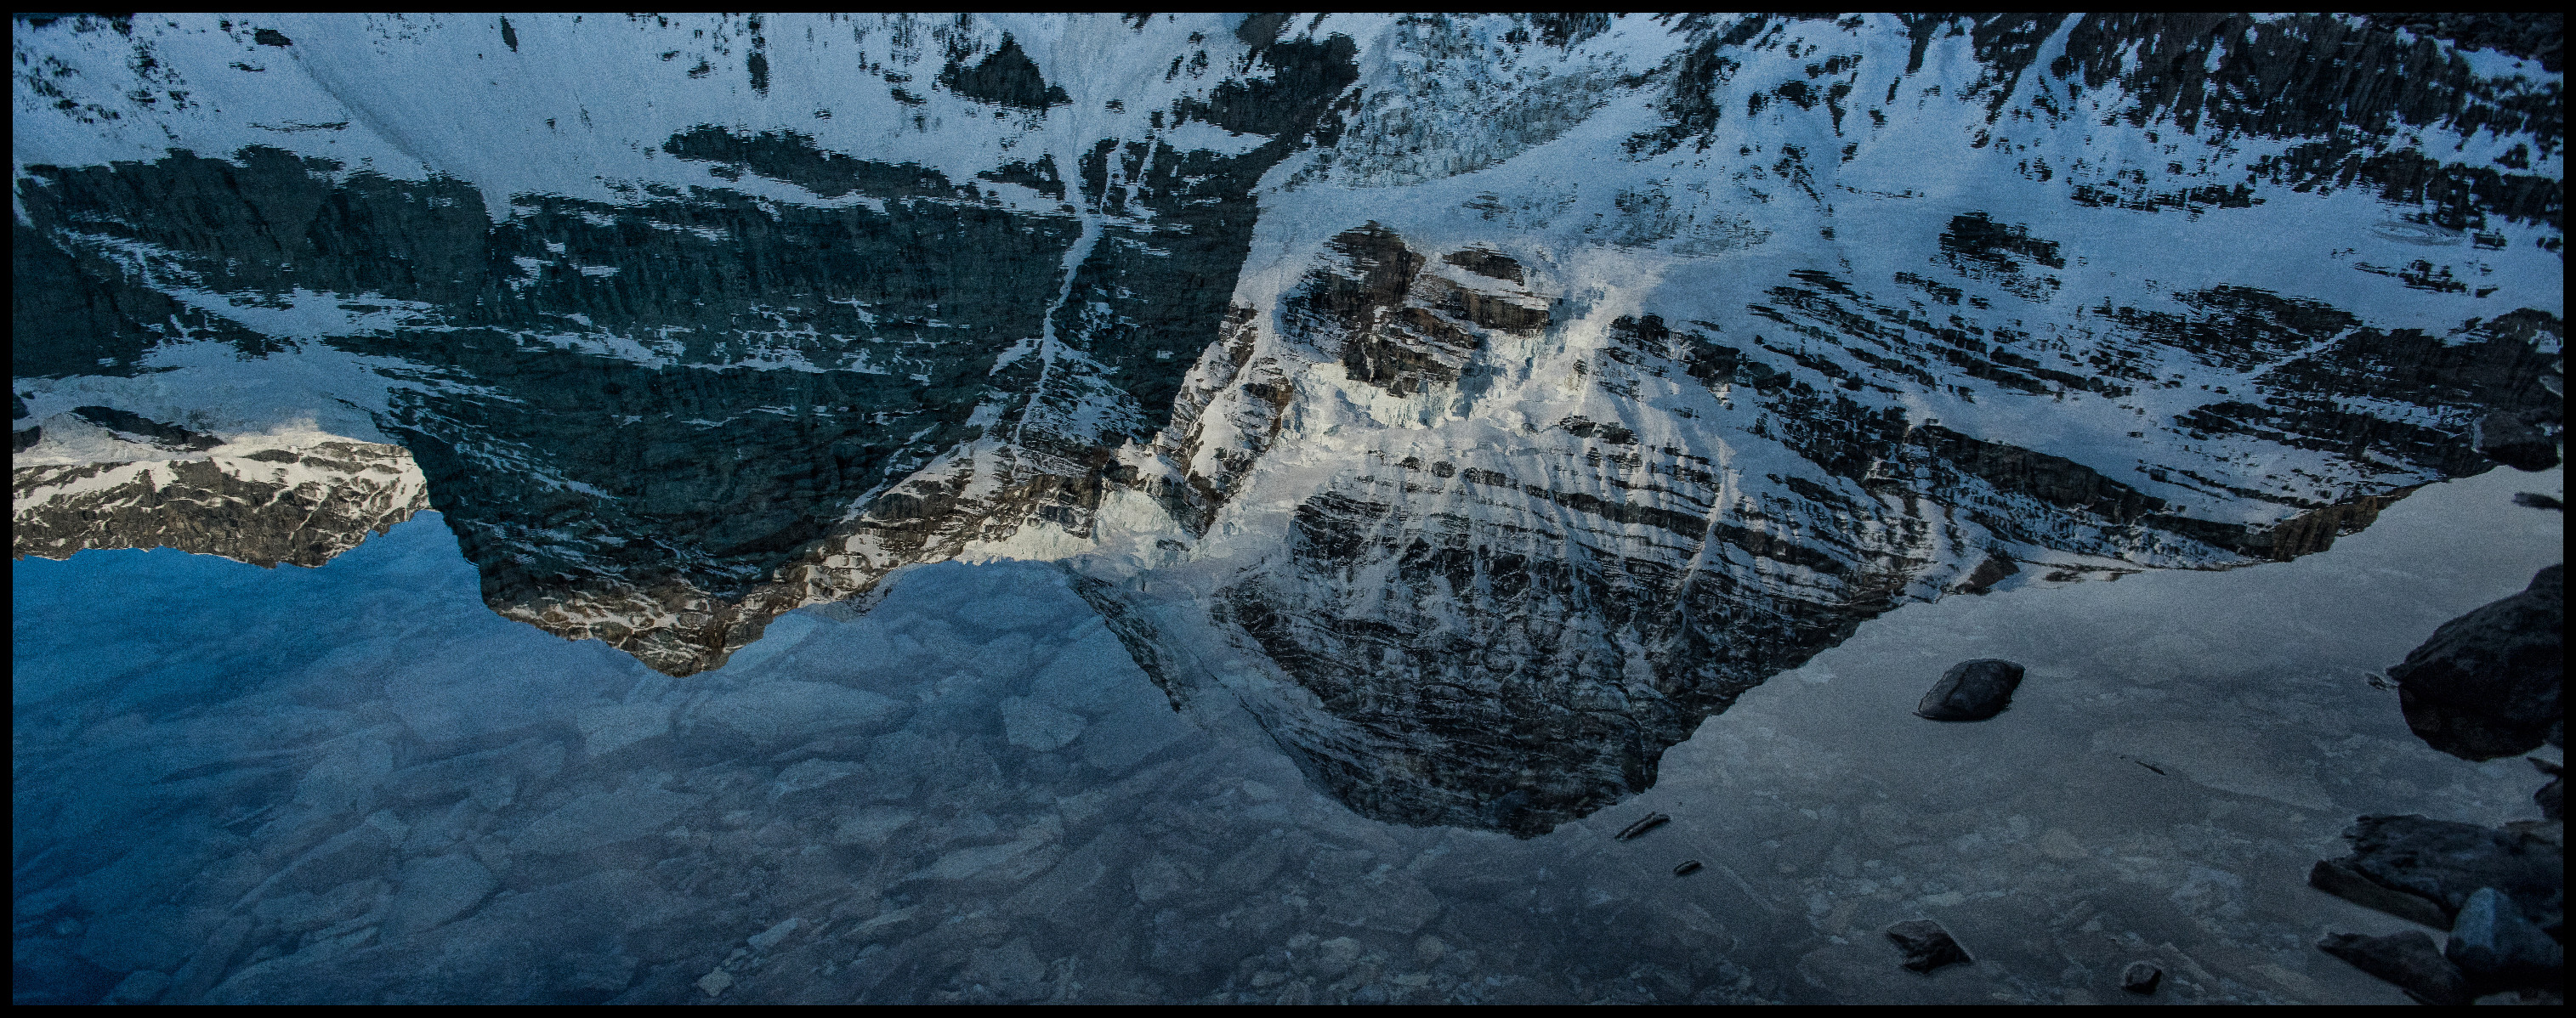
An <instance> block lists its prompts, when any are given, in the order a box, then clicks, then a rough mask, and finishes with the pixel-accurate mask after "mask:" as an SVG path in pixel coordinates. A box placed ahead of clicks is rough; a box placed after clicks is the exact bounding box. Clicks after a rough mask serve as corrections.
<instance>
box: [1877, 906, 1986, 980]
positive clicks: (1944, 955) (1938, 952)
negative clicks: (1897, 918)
mask: <svg viewBox="0 0 2576 1018" xmlns="http://www.w3.org/2000/svg"><path fill="white" fill-rule="evenodd" d="M1887 939H1889V940H1893V941H1895V942H1896V946H1897V949H1898V950H1901V951H1904V952H1905V961H1904V963H1903V964H1904V965H1905V967H1906V968H1909V969H1913V970H1914V971H1916V972H1921V973H1924V974H1926V975H1929V974H1930V973H1931V972H1932V970H1933V969H1937V968H1940V967H1941V966H1943V965H1953V964H1973V963H1974V962H1975V961H1976V959H1974V958H1970V957H1968V951H1967V949H1966V948H1963V947H1960V946H1959V942H1958V941H1956V940H1953V939H1951V938H1950V931H1948V930H1945V929H1942V928H1941V924H1940V923H1936V922H1933V921H1932V920H1929V919H1913V920H1908V921H1906V922H1901V923H1898V924H1896V925H1894V926H1890V927H1888V928H1887Z"/></svg>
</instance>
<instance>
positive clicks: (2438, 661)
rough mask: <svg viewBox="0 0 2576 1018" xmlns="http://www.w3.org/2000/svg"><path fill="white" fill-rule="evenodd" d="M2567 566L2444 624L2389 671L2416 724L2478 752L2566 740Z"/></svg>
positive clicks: (2478, 756)
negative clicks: (2561, 700)
mask: <svg viewBox="0 0 2576 1018" xmlns="http://www.w3.org/2000/svg"><path fill="white" fill-rule="evenodd" d="M2566 573H2567V568H2566V567H2565V566H2563V565H2555V566H2550V567H2549V568H2547V569H2543V570H2541V571H2540V572H2539V573H2538V574H2536V575H2534V576H2533V577H2532V578H2531V586H2529V587H2527V588H2525V589H2524V590H2523V591H2522V592H2521V593H2519V594H2515V595H2513V596H2512V597H2508V598H2505V599H2503V600H2500V601H2497V602H2495V603H2493V604H2489V605H2487V606H2485V607H2483V608H2479V609H2477V610H2476V611H2472V612H2470V613H2468V614H2466V615H2462V616H2460V617H2459V618H2456V619H2452V620H2451V621H2449V622H2446V623H2443V624H2442V628H2440V629H2437V630H2434V631H2433V638H2432V639H2429V640H2426V641H2424V645H2423V646H2420V647H2417V648H2415V650H2414V652H2412V653H2410V654H2407V655H2406V660H2405V662H2403V663H2401V664H2399V665H2398V666H2396V667H2394V668H2391V669H2389V670H2388V677H2389V678H2391V679H2394V680H2396V682H2397V691H2398V702H2399V704H2400V705H2401V706H2403V707H2404V709H2405V711H2406V724H2407V727H2410V728H2413V729H2414V730H2415V734H2416V735H2419V736H2422V737H2423V739H2424V741H2425V742H2428V743H2431V744H2432V745H2433V748H2435V749H2438V750H2441V751H2442V752H2445V753H2449V754H2451V755H2452V756H2456V757H2462V758H2465V759H2469V760H2491V759H2494V758H2496V757H2500V756H2510V755H2513V754H2515V753H2524V752H2529V751H2530V750H2532V749H2534V748H2537V747H2538V746H2539V745H2540V744H2541V743H2543V742H2547V743H2550V744H2553V745H2565V744H2566V728H2565V725H2566V720H2565V718H2566V714H2565V713H2564V707H2562V706H2561V705H2560V703H2559V692H2560V687H2561V686H2563V685H2564V684H2565V683H2566V681H2567V665H2566V662H2565V661H2564V660H2563V656H2564V653H2565V650H2566V647H2565V641H2566V637H2565V635H2564V633H2563V630H2564V629H2565V627H2566V623H2567V593H2566V590H2567V581H2566Z"/></svg>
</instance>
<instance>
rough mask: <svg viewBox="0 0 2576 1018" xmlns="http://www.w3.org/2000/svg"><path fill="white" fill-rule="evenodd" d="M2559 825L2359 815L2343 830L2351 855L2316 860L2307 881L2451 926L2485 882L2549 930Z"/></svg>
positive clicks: (2555, 919)
mask: <svg viewBox="0 0 2576 1018" xmlns="http://www.w3.org/2000/svg"><path fill="white" fill-rule="evenodd" d="M2563 830H2564V828H2563V827H2561V826H2560V825H2559V824H2557V823H2552V822H2546V821H2518V822H2515V823H2509V824H2506V825H2504V826H2502V827H2494V828H2489V827H2480V826H2478V825H2476V824H2467V823H2460V822H2458V821H2454V820H2432V819H2428V818H2425V817H2421V816H2365V817H2359V818H2356V819H2355V820H2354V821H2353V825H2352V827H2351V829H2349V830H2346V831H2345V832H2344V837H2346V838H2350V839H2352V854H2351V855H2348V856H2345V857H2343V858H2342V859H2335V860H2329V861H2326V862H2322V863H2319V864H2318V865H2317V871H2316V872H2315V873H2312V874H2310V876H2309V883H2310V884H2311V885H2313V886H2315V887H2317V888H2318V889H2320V890H2324V891H2327V892H2330V893H2333V894H2335V895H2336V896H2338V897H2342V898H2345V899H2347V900H2350V901H2352V902H2354V903H2356V904H2360V905H2365V906H2368V907H2371V908H2375V909H2379V910H2380V911H2383V912H2387V913H2389V914H2391V915H2395V916H2398V917H2399V918H2403V919H2411V920H2414V921H2416V922H2421V923H2424V924H2425V925H2428V926H2434V927H2440V928H2449V927H2450V926H2451V924H2452V918H2453V917H2455V916H2457V915H2458V914H2459V913H2460V910H2461V909H2462V908H2464V907H2466V905H2467V904H2468V901H2469V897H2470V896H2471V895H2474V894H2476V893H2478V891H2479V890H2480V889H2481V888H2492V889H2494V890H2495V891H2497V892H2498V893H2501V894H2503V895H2504V896H2505V897H2506V898H2508V899H2511V901H2512V902H2513V904H2514V906H2515V907H2516V908H2518V909H2519V910H2520V911H2521V914H2522V915H2523V916H2525V917H2527V918H2528V919H2530V920H2531V922H2532V923H2533V924H2535V925H2537V926H2539V927H2540V928H2542V929H2544V930H2551V929H2556V928H2558V927H2559V926H2560V925H2561V924H2562V923H2563V922H2564V919H2563V913H2564V910H2565V907H2566V894H2567V876H2566V849H2565V847H2564V846H2563V845H2562V844H2561V842H2560V839H2561V838H2562V837H2563V836H2564V835H2563V834H2562V833H2561V832H2562V831H2563ZM2327 877H2336V878H2340V879H2325V878H2327ZM2418 903H2420V904H2418Z"/></svg>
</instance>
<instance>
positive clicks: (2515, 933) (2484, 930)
mask: <svg viewBox="0 0 2576 1018" xmlns="http://www.w3.org/2000/svg"><path fill="white" fill-rule="evenodd" d="M2442 953H2443V955H2444V956H2445V957H2448V958H2449V959H2450V960H2451V964H2453V965H2457V966H2459V967H2460V973H2461V974H2462V975H2464V976H2466V977H2468V980H2469V985H2470V986H2471V987H2473V988H2475V989H2476V990H2477V991H2478V992H2480V993H2486V992H2492V991H2495V990H2513V989H2521V988H2524V987H2533V986H2544V985H2550V984H2555V983H2557V982H2559V981H2561V980H2562V979H2563V978H2564V976H2563V972H2564V970H2565V969H2566V967H2567V950H2566V948H2564V947H2561V946H2560V945H2559V943H2558V942H2557V941H2555V940H2551V939H2549V934H2546V933H2543V932H2541V931H2540V927H2538V926H2534V925H2532V923H2531V920H2529V919H2526V918H2524V917H2523V914H2522V910H2521V909H2520V908H2518V907H2516V906H2515V905H2514V903H2513V899H2511V898H2508V897H2505V896H2504V895H2502V894H2499V893H2497V892H2496V889H2495V888H2492V887H2481V888H2479V889H2478V890H2477V893H2475V894H2471V895H2469V900H2468V903H2467V904H2465V905H2463V906H2461V908H2460V917H2459V919H2458V920H2457V921H2455V922H2453V923H2452V924H2451V942H2450V943H2449V944H2448V945H2447V946H2445V947H2444V948H2443V951H2442Z"/></svg>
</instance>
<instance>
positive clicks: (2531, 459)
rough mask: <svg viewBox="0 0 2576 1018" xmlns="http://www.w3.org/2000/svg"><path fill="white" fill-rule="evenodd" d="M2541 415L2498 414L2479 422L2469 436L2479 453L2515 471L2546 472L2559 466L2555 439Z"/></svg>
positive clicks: (2480, 419) (2489, 415) (2556, 438)
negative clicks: (2471, 437) (2472, 437)
mask: <svg viewBox="0 0 2576 1018" xmlns="http://www.w3.org/2000/svg"><path fill="white" fill-rule="evenodd" d="M2544 420H2545V419H2544V418H2543V416H2542V415H2540V414H2534V413H2513V412H2510V411H2498V412H2496V413H2492V414H2488V415H2486V416H2485V417H2482V418H2479V419H2478V423H2477V426H2476V429H2475V430H2474V431H2472V432H2471V434H2472V435H2474V436H2475V438H2474V441H2475V443H2476V445H2477V448H2478V452H2480V453H2482V454H2484V455H2485V456H2486V458H2488V459H2491V460H2494V461H2496V462H2498V463H2502V464H2504V465H2506V466H2509V467H2512V468H2514V469H2516V470H2533V471H2537V470H2547V469H2549V468H2551V467H2554V466H2557V465H2558V436H2556V435H2553V434H2551V433H2550V430H2549V429H2548V428H2547V427H2546V425H2545V423H2544Z"/></svg>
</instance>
